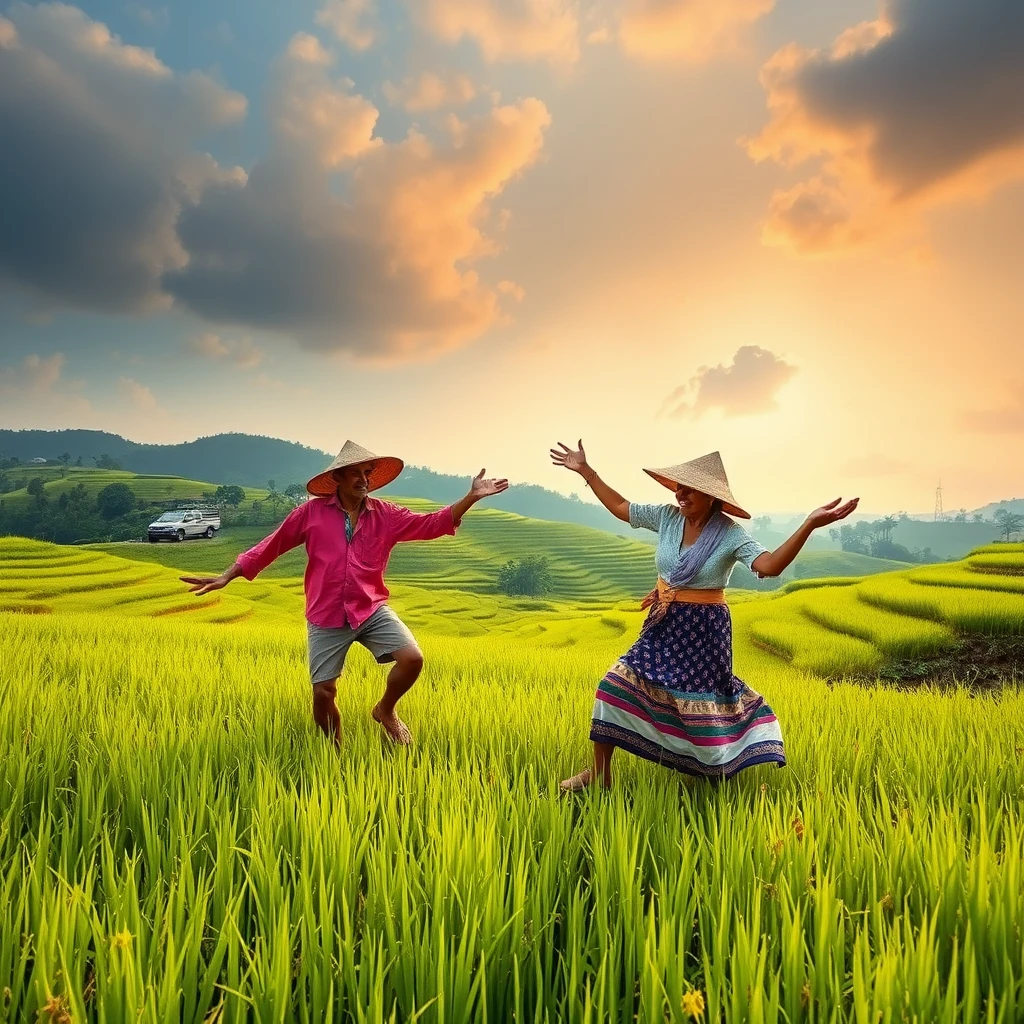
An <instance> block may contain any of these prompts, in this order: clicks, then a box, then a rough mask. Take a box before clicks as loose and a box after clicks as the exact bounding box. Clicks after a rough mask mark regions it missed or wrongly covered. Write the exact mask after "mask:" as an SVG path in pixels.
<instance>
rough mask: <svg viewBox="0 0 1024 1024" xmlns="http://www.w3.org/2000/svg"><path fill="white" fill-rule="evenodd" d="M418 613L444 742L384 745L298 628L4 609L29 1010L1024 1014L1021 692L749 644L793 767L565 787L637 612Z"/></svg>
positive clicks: (11, 816) (11, 852)
mask: <svg viewBox="0 0 1024 1024" xmlns="http://www.w3.org/2000/svg"><path fill="white" fill-rule="evenodd" d="M280 587H282V588H283V584H281V585H280ZM405 600H406V605H405V608H404V612H405V614H407V615H409V616H410V617H413V616H415V615H420V616H422V624H421V625H418V626H417V627H416V628H417V629H418V631H419V632H420V639H421V642H422V644H423V646H424V650H425V653H426V657H427V669H426V672H425V674H424V678H423V679H422V680H421V681H420V683H419V684H418V685H417V686H416V687H415V688H414V689H413V691H412V692H411V693H410V694H409V696H408V698H407V699H406V702H405V704H404V705H403V707H404V709H405V711H404V713H405V716H406V718H407V720H408V721H409V723H410V725H411V727H412V728H413V729H414V730H415V733H416V737H417V743H416V746H415V747H414V748H413V749H412V750H411V751H409V752H396V751H394V750H392V749H388V748H382V745H381V739H380V735H379V731H378V729H377V727H376V726H375V725H374V724H373V723H372V722H370V720H369V716H368V709H369V707H370V706H371V704H372V702H373V701H374V700H375V699H376V696H377V694H378V693H379V689H380V682H381V671H380V669H379V668H378V667H377V666H375V665H374V664H373V663H372V661H371V659H370V658H369V657H368V656H367V655H366V653H365V652H363V651H361V650H356V651H355V652H354V653H353V656H352V659H351V661H350V664H349V667H348V670H347V672H346V676H345V678H344V680H343V685H342V686H341V687H340V688H339V705H340V710H341V714H342V719H343V722H344V729H345V744H344V747H343V749H342V751H341V753H340V755H339V754H335V753H334V752H333V751H332V750H331V749H330V748H329V746H328V745H327V744H325V743H324V742H323V741H322V739H321V737H320V736H319V735H318V734H317V733H316V732H315V730H314V729H313V727H312V725H311V722H310V720H309V684H308V680H307V677H306V671H305V663H304V635H303V630H302V627H301V622H300V619H299V616H298V615H297V614H292V615H289V616H286V615H282V616H281V618H280V619H279V620H278V621H276V622H275V621H272V620H271V619H270V618H267V619H265V620H263V621H262V622H256V621H254V620H253V619H248V620H245V621H241V622H238V623H235V624H233V625H213V624H200V623H197V621H196V619H195V618H193V617H189V619H188V620H187V621H185V620H183V619H181V618H174V617H171V618H166V619H158V620H153V619H145V618H141V619H140V618H124V617H122V616H120V615H114V614H112V613H111V611H110V610H107V611H106V612H103V613H95V614H88V613H82V614H55V615H51V616H25V615H7V616H4V615H0V630H2V636H3V641H2V643H3V654H4V657H3V659H2V660H0V744H2V749H3V750H4V751H5V754H4V757H3V758H2V759H0V790H2V792H3V793H4V800H3V804H2V810H0V894H2V899H0V990H2V991H4V1002H3V1007H4V1010H3V1014H4V1015H5V1019H9V1020H11V1021H15V1020H18V1021H21V1020H25V1021H29V1020H40V1019H41V1020H54V1019H58V1018H57V1017H56V1016H55V1013H56V1010H55V1007H56V1008H60V1007H66V1009H67V1012H68V1015H69V1019H73V1020H74V1021H83V1022H84V1021H123V1020H133V1021H134V1020H144V1021H154V1022H155V1021H179V1020H182V1021H189V1022H195V1024H199V1022H202V1021H224V1022H228V1021H261V1022H263V1021H267V1022H270V1021H281V1022H283V1021H289V1020H308V1021H322V1020H328V1019H344V1020H354V1021H365V1022H368V1024H369V1022H374V1024H375V1022H383V1021H412V1020H418V1021H422V1022H424V1024H437V1022H441V1021H444V1022H446V1024H462V1022H470V1021H483V1020H488V1021H492V1022H504V1021H513V1020H514V1021H549V1022H552V1024H553V1022H555V1021H559V1022H561V1021H565V1022H573V1024H574V1022H581V1024H582V1022H584V1021H586V1022H591V1024H597V1022H606V1021H607V1022H611V1021H615V1022H619V1024H631V1022H633V1021H635V1020H640V1021H645V1022H646V1021H669V1022H682V1021H683V1020H685V1019H686V1018H685V1016H684V1014H683V1011H682V1000H683V996H684V994H685V993H686V992H688V991H690V990H691V989H697V990H699V991H700V992H701V993H702V995H703V998H704V999H705V1000H706V1014H705V1018H704V1019H706V1020H713V1021H727V1022H738V1021H749V1020H759V1021H765V1022H782V1021H789V1022H794V1024H796V1022H811V1021H850V1022H860V1021H875V1020H879V1019H881V1020H889V1019H891V1020H903V1019H906V1020H917V1021H922V1022H924V1021H928V1022H931V1021H941V1022H953V1021H964V1022H971V1024H973V1022H975V1021H978V1020H993V1021H1006V1022H1009V1021H1013V1020H1017V1019H1020V1016H1021V1013H1022V1010H1024V885H1022V878H1024V818H1022V815H1021V807H1022V798H1024V767H1022V759H1021V758H1020V756H1019V751H1020V748H1021V746H1022V745H1024V724H1022V723H1024V696H1022V695H1021V694H1019V693H1016V692H1008V693H1006V694H1005V695H1004V696H1002V697H1001V698H999V699H994V698H974V697H970V696H968V695H967V694H966V693H961V692H952V693H937V692H930V691H924V692H916V693H912V694H908V693H901V692H898V691H894V690H887V689H881V688H879V689H876V688H869V687H857V686H850V685H838V686H829V685H826V684H825V683H823V682H821V681H819V680H817V679H815V678H814V677H813V676H812V675H809V674H807V673H804V672H800V671H797V670H796V669H794V668H793V667H792V666H789V665H784V664H782V663H781V662H779V661H778V660H777V659H776V658H774V657H773V656H771V655H768V654H765V653H764V652H762V651H759V650H758V649H757V648H756V647H754V646H753V645H752V644H751V642H750V640H749V638H748V637H747V635H746V634H745V633H744V632H743V631H741V632H740V635H738V637H737V646H736V652H737V663H736V664H737V670H738V671H739V672H740V673H741V674H742V675H743V676H744V677H745V678H747V679H748V680H749V681H750V683H751V684H752V685H754V686H755V687H756V688H758V689H759V690H760V691H762V692H763V693H764V694H765V695H766V697H767V698H768V699H769V700H770V701H771V703H772V705H773V707H774V708H775V710H776V712H777V714H778V716H779V719H780V721H781V722H782V726H783V730H784V735H785V738H786V743H787V754H788V757H789V761H790V764H789V766H788V767H787V768H786V769H784V770H781V771H780V770H776V769H773V768H767V767H762V768H758V769H754V770H751V771H749V772H747V773H745V774H744V775H742V776H741V777H740V778H738V779H737V780H735V781H734V782H733V783H730V784H729V785H725V786H721V787H718V788H711V787H709V786H708V785H707V784H705V783H698V782H692V781H690V780H686V779H683V778H682V777H680V776H677V775H674V774H672V773H670V772H668V771H666V770H663V769H660V768H658V767H656V766H654V765H651V764H648V763H646V762H641V761H638V760H636V759H632V758H628V757H624V756H622V755H621V754H620V755H618V757H617V759H616V762H617V778H616V788H615V790H613V791H612V792H611V793H610V794H596V793H595V794H591V795H589V796H587V797H584V798H582V799H565V798H564V797H562V796H561V795H559V794H558V792H557V789H556V785H555V783H556V781H557V779H559V778H560V777H563V776H564V775H567V774H569V773H571V772H573V771H575V770H577V769H578V768H579V767H580V765H581V764H583V763H585V761H586V758H587V743H586V727H587V719H588V715H589V709H590V703H591V700H592V694H593V689H594V685H595V682H596V680H597V679H598V678H599V676H600V674H601V673H602V672H603V671H604V669H605V668H606V667H607V664H608V663H609V662H610V660H611V659H612V658H613V657H614V656H615V655H616V654H617V653H618V652H619V651H621V649H622V648H623V646H624V645H625V644H626V643H627V642H628V637H626V636H624V635H621V633H620V626H621V625H622V624H623V623H624V624H625V625H626V626H627V631H628V632H629V633H630V635H633V634H635V629H636V625H637V622H636V618H635V616H631V615H630V613H626V612H621V611H611V610H609V611H606V612H604V613H603V615H597V616H595V615H591V614H589V613H588V612H586V611H584V612H583V613H581V621H580V622H576V623H573V622H570V621H566V620H563V617H562V616H561V615H560V614H558V613H557V612H556V613H551V612H547V613H544V614H543V615H541V614H540V612H538V611H537V610H536V609H535V610H534V613H533V614H535V615H538V616H540V617H538V618H537V619H535V620H534V624H535V625H539V624H544V623H546V624H547V625H548V626H549V627H550V628H551V629H553V630H561V634H560V635H561V637H562V638H563V639H564V638H565V637H567V636H570V635H571V636H575V637H576V638H577V639H578V640H579V642H578V643H577V644H575V645H573V646H570V647H565V646H558V645H553V646H546V645H545V644H544V643H543V641H541V642H538V637H537V636H532V637H519V636H517V635H516V634H514V633H508V632H500V633H498V634H497V635H495V634H494V633H492V632H488V633H481V634H480V635H478V636H472V635H461V636H456V635H442V634H440V633H437V632H434V628H435V626H437V625H438V624H440V623H441V622H444V621H448V620H452V621H454V620H455V619H458V618H466V619H472V617H473V616H474V615H476V614H480V613H481V612H488V613H489V612H491V611H493V612H494V615H495V616H496V617H499V618H502V617H504V618H503V621H505V622H506V623H510V622H512V621H513V619H514V618H516V612H515V609H513V608H511V607H510V606H511V604H512V603H511V602H505V603H502V602H494V601H489V600H488V599H485V598H484V597H482V596H480V595H475V596H474V595H466V594H462V595H456V597H455V598H452V602H453V603H451V604H449V606H448V611H447V613H445V612H443V611H441V610H440V608H439V607H438V605H439V602H440V601H441V600H442V597H441V595H440V594H438V593H427V592H423V591H418V592H412V591H409V592H407V594H406V596H405ZM455 600H458V601H461V602H462V603H461V604H460V605H458V606H456V605H455V604H454V601H455ZM759 603H762V602H756V601H755V602H751V603H750V605H749V606H750V607H751V608H753V607H754V606H755V605H757V604H759ZM764 603H766V604H775V603H780V604H781V603H782V602H781V601H779V602H776V601H774V600H772V601H767V602H764ZM456 609H458V610H456ZM528 615H529V613H528ZM539 636H541V637H543V636H544V634H540V635H539ZM953 752H955V756H953ZM46 1006H49V1007H50V1010H48V1011H46V1012H44V1013H42V1015H40V1011H41V1010H43V1008H44V1007H46Z"/></svg>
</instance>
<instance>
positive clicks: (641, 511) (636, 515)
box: [629, 502, 666, 533]
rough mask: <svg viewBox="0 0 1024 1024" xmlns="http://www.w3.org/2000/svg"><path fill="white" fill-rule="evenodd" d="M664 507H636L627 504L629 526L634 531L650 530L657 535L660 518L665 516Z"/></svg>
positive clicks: (635, 505) (632, 504)
mask: <svg viewBox="0 0 1024 1024" xmlns="http://www.w3.org/2000/svg"><path fill="white" fill-rule="evenodd" d="M665 508H666V506H665V505H637V504H635V503H634V502H630V503H629V525H630V526H632V527H633V529H634V530H652V531H653V532H654V533H657V532H658V531H659V530H660V529H661V517H662V516H663V515H664V514H665Z"/></svg>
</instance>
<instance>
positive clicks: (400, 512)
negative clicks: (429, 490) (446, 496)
mask: <svg viewBox="0 0 1024 1024" xmlns="http://www.w3.org/2000/svg"><path fill="white" fill-rule="evenodd" d="M390 528H391V531H392V536H393V538H394V540H395V543H401V542H402V541H409V540H436V539H437V538H438V537H453V536H454V535H455V516H454V515H453V514H452V507H451V505H446V506H445V507H444V508H440V509H438V510H437V511H436V512H413V511H412V510H411V509H408V508H404V507H403V506H401V505H394V506H392V512H391V521H390Z"/></svg>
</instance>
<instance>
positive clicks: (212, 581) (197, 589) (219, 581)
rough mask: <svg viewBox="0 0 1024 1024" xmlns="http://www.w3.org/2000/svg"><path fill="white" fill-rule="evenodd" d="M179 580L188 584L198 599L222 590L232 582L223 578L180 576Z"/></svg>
mask: <svg viewBox="0 0 1024 1024" xmlns="http://www.w3.org/2000/svg"><path fill="white" fill-rule="evenodd" d="M178 579H179V580H181V582H182V583H187V584H188V589H189V591H190V592H191V593H193V594H195V595H196V596H197V597H199V596H201V595H203V594H209V593H210V591H211V590H220V589H221V588H222V587H226V586H227V585H228V583H229V582H230V581H229V580H226V579H224V577H223V576H214V577H209V576H179V577H178Z"/></svg>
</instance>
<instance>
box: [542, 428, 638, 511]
mask: <svg viewBox="0 0 1024 1024" xmlns="http://www.w3.org/2000/svg"><path fill="white" fill-rule="evenodd" d="M577 443H578V444H579V450H578V451H575V452H574V451H573V450H572V449H571V448H569V447H567V446H566V445H564V444H562V442H561V441H559V442H558V448H552V449H551V461H552V462H553V463H554V464H555V465H556V466H564V467H565V468H566V469H571V470H572V471H573V472H574V473H579V475H580V476H581V477H583V479H584V480H585V481H586V483H587V486H588V487H589V488H590V489H591V490H592V491H593V492H594V494H595V495H596V496H597V500H598V501H599V502H601V504H602V505H604V507H605V508H606V509H608V511H609V512H611V514H612V515H613V516H615V518H616V519H621V520H622V521H623V522H624V523H628V522H629V501H628V500H627V499H626V498H624V497H623V496H622V495H621V494H619V492H618V491H616V490H615V489H614V488H612V487H609V486H608V485H607V484H606V483H605V482H604V481H603V480H602V479H601V478H600V477H599V476H598V475H597V471H596V470H595V469H593V468H592V467H591V466H590V464H589V463H588V462H587V453H586V452H585V451H584V450H583V440H582V438H581V439H580V440H579V442H577ZM559 449H561V451H559Z"/></svg>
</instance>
